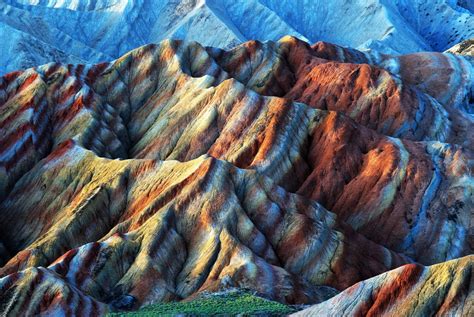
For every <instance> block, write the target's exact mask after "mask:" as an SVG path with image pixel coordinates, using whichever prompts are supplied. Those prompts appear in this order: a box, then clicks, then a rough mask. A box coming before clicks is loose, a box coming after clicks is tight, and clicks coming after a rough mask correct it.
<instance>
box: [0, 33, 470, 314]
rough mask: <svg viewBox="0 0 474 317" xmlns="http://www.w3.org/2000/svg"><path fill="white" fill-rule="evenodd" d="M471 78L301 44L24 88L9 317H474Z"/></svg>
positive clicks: (41, 76)
mask: <svg viewBox="0 0 474 317" xmlns="http://www.w3.org/2000/svg"><path fill="white" fill-rule="evenodd" d="M473 76H474V67H473V62H472V59H469V58H467V57H463V56H461V55H452V54H443V53H413V54H409V55H401V56H390V55H383V54H375V53H367V52H366V53H363V52H360V51H357V50H354V49H347V48H343V47H340V46H337V45H333V44H329V43H325V42H318V43H316V44H315V45H313V46H310V45H308V44H307V43H305V42H303V41H300V40H298V39H297V38H295V37H290V36H287V37H284V38H282V39H281V40H280V41H278V42H265V43H262V42H258V41H251V42H246V43H244V44H242V45H239V46H237V47H235V48H233V49H230V50H223V49H219V48H212V47H204V46H202V45H200V44H198V43H196V42H192V43H188V42H183V41H177V40H167V41H163V42H161V43H160V44H151V45H146V46H143V47H141V48H138V49H136V50H134V51H131V52H130V53H127V54H126V55H124V56H122V57H121V58H119V59H117V60H115V61H113V62H107V63H101V64H96V65H83V64H75V65H74V64H59V63H50V64H46V65H43V66H39V67H35V68H30V69H28V70H25V71H17V72H12V73H9V74H7V75H5V76H3V77H1V79H0V129H1V130H0V131H1V133H0V137H1V139H0V140H1V143H0V188H1V192H0V193H1V197H0V266H1V268H0V277H1V278H0V311H1V312H2V314H5V315H11V316H16V315H35V314H52V315H53V314H66V315H67V314H75V315H79V316H90V315H102V314H105V313H106V312H107V311H110V310H115V309H125V308H127V309H136V308H139V307H141V306H143V305H146V304H150V303H155V302H163V301H173V300H182V299H188V298H192V297H194V296H197V295H199V294H200V293H202V292H214V291H219V290H222V289H226V288H229V287H237V288H244V289H249V290H252V291H255V292H258V293H259V294H261V295H262V296H265V297H268V298H271V299H274V300H277V301H280V302H282V303H286V304H316V303H321V304H319V305H317V306H315V307H314V308H310V309H311V310H314V311H327V312H334V314H336V315H340V313H343V312H347V313H350V314H355V315H356V314H357V312H361V311H364V312H365V313H367V312H369V310H370V311H372V312H373V313H374V314H377V313H380V312H385V313H387V312H389V311H395V310H391V309H396V310H397V309H399V308H400V307H403V308H404V309H411V310H412V311H413V312H418V311H420V312H421V311H423V312H428V313H429V314H435V313H437V312H438V313H439V314H442V313H443V312H456V313H462V314H466V315H469V314H470V312H472V305H473V302H472V285H473V283H472V276H473V275H472V261H473V259H472V256H470V255H471V254H472V253H473V248H474V222H473V217H474V198H473V192H474V179H473V170H474V143H473V142H474V135H473V134H472V131H471V128H472V126H473V120H474V118H473V111H474V105H473V103H474V102H473V101H474V80H473V78H474V77H473ZM430 265H433V266H430ZM437 276H442V277H443V278H442V279H441V280H436V283H438V284H439V285H440V287H435V286H434V285H433V284H429V283H431V282H430V281H432V280H433V279H435V278H436V277H437ZM361 281H362V282H361ZM356 283H359V284H356ZM424 285H432V286H429V287H428V288H426V291H425V288H424ZM439 288H442V290H443V291H439V290H437V289H439ZM419 289H423V292H420V291H418V290H419ZM337 292H341V293H340V294H339V295H338V296H337V297H334V298H332V299H330V300H329V301H327V300H328V299H329V297H331V296H333V295H334V294H335V293H337ZM414 293H416V295H419V294H421V295H420V296H423V297H421V298H420V297H416V296H415V295H413V294H414ZM391 294H400V296H392V295H391ZM402 295H403V296H402ZM354 296H356V297H354ZM354 298H356V299H357V300H360V303H359V304H358V305H359V306H360V307H355V306H353V305H352V303H353V302H354V300H355V299H354ZM426 298H431V299H430V300H432V302H433V304H430V303H431V302H429V303H428V302H426V301H424V299H426ZM334 302H337V304H333V303H334ZM421 302H422V303H421ZM435 302H436V305H435V304H434V303H435ZM349 306H350V307H349ZM364 309H365V310H364ZM371 309H372V310H371ZM387 314H389V313H387Z"/></svg>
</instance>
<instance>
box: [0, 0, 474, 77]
mask: <svg viewBox="0 0 474 317" xmlns="http://www.w3.org/2000/svg"><path fill="white" fill-rule="evenodd" d="M0 34H1V35H2V36H1V37H2V43H1V44H0V45H1V49H2V54H1V57H0V73H5V72H9V71H12V70H15V69H23V68H27V67H31V66H35V65H39V64H44V63H46V62H50V61H55V62H63V63H77V62H87V63H95V62H99V61H103V60H112V59H115V58H117V57H119V56H120V55H122V54H124V53H125V52H127V51H129V50H131V49H134V48H136V47H138V46H141V45H144V44H147V43H157V42H159V41H161V40H163V39H165V38H175V39H184V40H186V41H191V40H194V41H198V42H200V43H201V44H203V45H205V46H215V47H221V48H229V47H232V46H234V45H236V44H238V43H241V42H245V41H247V40H253V39H258V40H277V39H279V38H281V37H282V36H284V35H293V36H296V37H299V38H300V39H303V40H306V41H308V42H310V43H314V42H317V41H320V40H324V41H329V42H333V43H336V44H340V45H344V46H351V47H356V48H360V49H375V50H377V51H380V52H383V53H391V54H397V53H409V52H417V51H432V50H435V51H444V50H446V49H448V48H449V47H451V46H453V45H455V44H456V43H458V42H461V41H463V40H466V39H468V38H472V37H474V15H473V4H472V2H471V1H468V0H461V1H457V2H456V1H453V0H430V1H426V0H395V1H394V0H354V1H347V0H332V1H327V0H137V1H127V0H94V1H92V0H89V1H77V0H74V1H73V0H64V1H58V0H17V1H15V0H5V1H2V2H1V3H0Z"/></svg>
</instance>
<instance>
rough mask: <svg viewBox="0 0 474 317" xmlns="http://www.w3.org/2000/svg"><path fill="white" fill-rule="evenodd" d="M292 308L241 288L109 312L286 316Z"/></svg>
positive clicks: (115, 314)
mask: <svg viewBox="0 0 474 317" xmlns="http://www.w3.org/2000/svg"><path fill="white" fill-rule="evenodd" d="M293 312H295V310H294V309H292V308H290V307H288V306H286V305H283V304H280V303H278V302H274V301H270V300H267V299H265V298H261V297H258V296H255V295H253V294H250V293H244V292H231V293H221V294H210V295H204V296H202V297H201V298H199V299H195V300H192V301H188V302H173V303H160V304H154V305H150V306H146V307H144V308H142V309H141V310H138V311H134V312H119V313H112V314H110V315H109V316H175V315H192V316H235V315H239V316H255V315H262V316H286V315H288V314H291V313H293Z"/></svg>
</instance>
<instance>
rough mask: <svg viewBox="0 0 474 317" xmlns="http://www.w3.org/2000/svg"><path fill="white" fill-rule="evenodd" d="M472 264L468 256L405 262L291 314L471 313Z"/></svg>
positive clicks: (473, 304) (473, 303) (473, 259)
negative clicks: (428, 263) (426, 263)
mask: <svg viewBox="0 0 474 317" xmlns="http://www.w3.org/2000/svg"><path fill="white" fill-rule="evenodd" d="M473 264H474V256H472V255H471V256H468V257H464V258H461V259H457V260H452V261H449V262H445V263H442V264H437V265H433V266H429V267H423V266H421V265H417V264H408V265H405V266H403V267H401V268H398V269H396V270H393V271H390V272H387V273H384V274H381V275H379V276H376V277H373V278H371V279H369V280H367V281H363V282H360V283H357V284H356V285H354V286H352V287H350V288H348V289H347V290H345V291H344V292H342V293H341V294H339V295H338V296H335V297H333V298H331V299H330V300H328V301H326V302H324V303H322V304H319V305H315V306H313V307H310V308H308V309H305V310H303V311H301V312H298V313H296V314H294V315H293V316H336V315H340V313H341V312H344V315H346V316H472V315H473V314H474V289H473V285H474V284H473V282H474V281H473V276H474V267H473Z"/></svg>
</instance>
